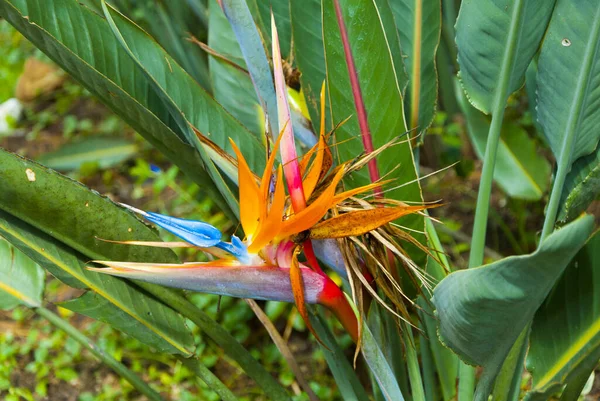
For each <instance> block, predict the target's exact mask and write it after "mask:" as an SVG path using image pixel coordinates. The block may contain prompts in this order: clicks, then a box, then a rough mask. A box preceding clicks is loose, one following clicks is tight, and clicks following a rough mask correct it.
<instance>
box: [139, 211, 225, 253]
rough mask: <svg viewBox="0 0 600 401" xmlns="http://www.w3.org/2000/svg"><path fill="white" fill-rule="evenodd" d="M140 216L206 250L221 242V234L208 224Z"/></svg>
mask: <svg viewBox="0 0 600 401" xmlns="http://www.w3.org/2000/svg"><path fill="white" fill-rule="evenodd" d="M142 215H143V216H144V217H145V218H146V220H148V221H151V222H152V223H154V224H156V225H158V226H160V227H162V228H164V229H165V230H167V231H169V232H170V233H173V234H175V235H176V236H178V237H179V238H181V239H183V240H186V241H187V242H189V243H190V244H192V245H195V246H199V247H202V248H208V247H211V246H215V245H217V244H219V243H220V242H221V232H220V231H219V230H217V229H216V228H215V227H213V226H211V225H210V224H207V223H203V222H201V221H196V220H186V219H179V218H177V217H171V216H165V215H162V214H158V213H152V212H144V213H143V214H142Z"/></svg>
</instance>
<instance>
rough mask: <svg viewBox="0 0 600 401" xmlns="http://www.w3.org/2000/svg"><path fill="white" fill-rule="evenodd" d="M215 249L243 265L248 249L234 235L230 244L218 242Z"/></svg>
mask: <svg viewBox="0 0 600 401" xmlns="http://www.w3.org/2000/svg"><path fill="white" fill-rule="evenodd" d="M215 247H217V248H219V249H222V250H224V251H227V252H229V253H230V254H232V255H233V256H235V258H236V259H237V260H239V261H240V262H242V263H245V262H246V259H247V258H248V247H247V246H246V244H244V243H243V242H242V240H240V239H239V238H238V237H236V236H235V235H232V236H231V243H229V242H219V243H218V244H216V245H215Z"/></svg>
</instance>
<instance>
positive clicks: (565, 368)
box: [526, 232, 600, 401]
mask: <svg viewBox="0 0 600 401" xmlns="http://www.w3.org/2000/svg"><path fill="white" fill-rule="evenodd" d="M530 341H531V345H530V349H529V355H528V359H527V369H528V370H529V371H530V372H531V375H532V377H533V385H532V388H531V390H530V392H529V393H528V394H527V398H526V399H527V400H531V401H534V400H539V401H543V400H547V399H548V398H549V396H550V395H551V394H554V393H555V392H559V391H560V390H561V389H562V388H563V386H564V385H565V384H567V386H568V384H570V383H571V382H572V381H573V380H574V379H575V378H576V377H578V376H581V375H583V376H585V378H586V379H587V377H589V375H590V374H591V372H592V371H593V369H594V367H595V366H596V364H597V362H598V359H600V233H599V232H596V234H594V236H593V237H592V238H590V240H589V241H588V243H587V244H586V245H585V246H584V247H583V248H582V249H581V250H580V251H579V253H578V254H577V255H576V256H575V258H573V260H572V261H571V263H570V264H569V266H568V267H567V268H566V270H565V272H564V273H563V275H562V278H561V279H560V281H559V282H558V283H557V285H556V286H555V288H554V289H553V290H552V292H551V293H550V295H549V296H548V298H547V299H546V302H544V304H543V305H542V307H541V308H540V309H539V310H538V311H537V313H536V315H535V319H534V321H533V326H532V330H531V340H530Z"/></svg>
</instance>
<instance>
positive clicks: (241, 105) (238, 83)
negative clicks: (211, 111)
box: [208, 1, 277, 134]
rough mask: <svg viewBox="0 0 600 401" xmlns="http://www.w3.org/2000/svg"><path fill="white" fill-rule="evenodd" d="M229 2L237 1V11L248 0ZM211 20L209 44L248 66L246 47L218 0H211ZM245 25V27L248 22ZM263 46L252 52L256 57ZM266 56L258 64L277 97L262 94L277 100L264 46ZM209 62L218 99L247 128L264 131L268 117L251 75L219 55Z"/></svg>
mask: <svg viewBox="0 0 600 401" xmlns="http://www.w3.org/2000/svg"><path fill="white" fill-rule="evenodd" d="M229 3H234V4H235V6H236V8H234V11H237V8H238V7H239V8H242V7H244V6H245V2H244V1H226V2H223V4H224V5H228V4H229ZM232 6H233V4H232ZM230 18H233V17H230ZM209 21H210V23H209V26H208V45H209V46H210V47H211V48H212V49H214V50H215V51H217V52H219V53H221V54H222V55H223V56H225V57H227V58H228V59H230V60H231V61H233V62H235V63H236V64H237V65H239V66H241V67H246V68H248V67H247V66H246V62H245V61H244V58H243V55H242V51H241V50H240V45H239V44H238V42H237V40H236V38H237V37H236V35H234V30H233V29H232V28H231V25H230V23H229V22H228V21H227V18H226V17H225V14H223V10H222V9H221V7H219V4H218V3H217V1H211V2H210V3H209ZM242 26H244V27H245V25H242ZM244 33H245V36H246V40H248V39H249V38H248V36H249V35H248V33H247V32H244ZM256 34H257V35H258V32H256ZM261 46H262V43H261ZM260 50H261V49H258V50H254V52H255V53H256V54H252V56H253V57H254V58H255V59H256V58H257V57H260ZM262 58H264V64H263V63H261V64H258V63H257V64H258V66H262V67H263V69H261V70H260V73H261V74H265V75H266V78H267V79H268V81H266V80H265V84H266V85H268V84H269V83H270V91H271V92H272V97H273V99H267V98H265V97H264V96H265V95H264V94H262V97H263V100H264V101H266V102H269V101H274V95H275V88H274V87H273V80H272V78H271V68H270V67H269V62H268V61H267V58H266V55H264V48H262ZM265 64H266V69H265ZM209 66H210V78H211V82H212V85H213V93H214V96H215V99H216V100H217V101H218V102H219V103H221V104H222V105H223V107H225V108H226V109H227V110H228V111H229V112H230V113H231V114H233V115H234V117H236V118H237V119H238V120H240V122H242V124H244V125H245V126H246V128H248V129H249V130H250V131H252V132H253V133H255V134H260V133H261V132H262V125H263V123H264V121H262V119H263V116H262V111H261V109H260V104H259V101H258V100H257V98H256V93H255V91H254V86H253V85H252V81H251V80H250V76H249V75H248V74H247V73H245V72H242V71H240V70H239V69H236V68H235V67H233V66H231V65H228V64H226V63H224V62H223V61H222V60H218V59H216V58H215V57H210V59H209ZM251 67H252V66H251ZM261 82H262V81H261ZM275 110H276V109H275ZM269 115H270V116H271V115H272V114H271V113H269ZM276 116H277V114H275V117H271V118H276ZM275 123H276V121H275ZM275 126H276V125H275Z"/></svg>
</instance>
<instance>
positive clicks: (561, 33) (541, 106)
mask: <svg viewBox="0 0 600 401" xmlns="http://www.w3.org/2000/svg"><path fill="white" fill-rule="evenodd" d="M536 93H537V96H538V98H537V112H538V120H539V122H540V124H541V126H542V130H543V132H544V135H545V136H546V138H547V140H548V143H549V145H550V148H551V149H552V151H553V152H554V155H555V156H556V165H557V168H556V174H555V178H554V186H553V188H552V194H551V196H550V201H549V202H548V206H547V207H546V219H545V221H544V228H543V230H542V238H543V237H545V236H547V235H548V233H549V232H550V231H552V229H553V228H554V224H555V222H556V217H557V214H558V210H559V208H560V203H561V198H562V195H563V192H564V191H565V183H566V179H567V175H568V173H569V172H570V171H571V169H572V165H573V163H574V162H575V161H576V160H577V159H579V158H580V157H583V156H587V155H589V154H592V153H594V151H595V149H596V148H597V147H598V141H599V140H600V132H599V131H598V130H597V129H596V127H597V126H598V124H599V123H600V110H599V109H598V102H600V3H598V2H596V1H593V0H578V1H576V2H572V1H569V0H567V1H564V0H560V1H558V2H557V4H556V8H555V9H554V13H553V14H552V20H551V21H550V26H549V27H548V32H547V34H546V38H545V40H544V44H543V46H542V49H541V51H540V56H539V59H538V76H537V91H536ZM571 184H572V183H571ZM568 189H570V188H568ZM568 189H567V190H568ZM592 191H593V189H592Z"/></svg>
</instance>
